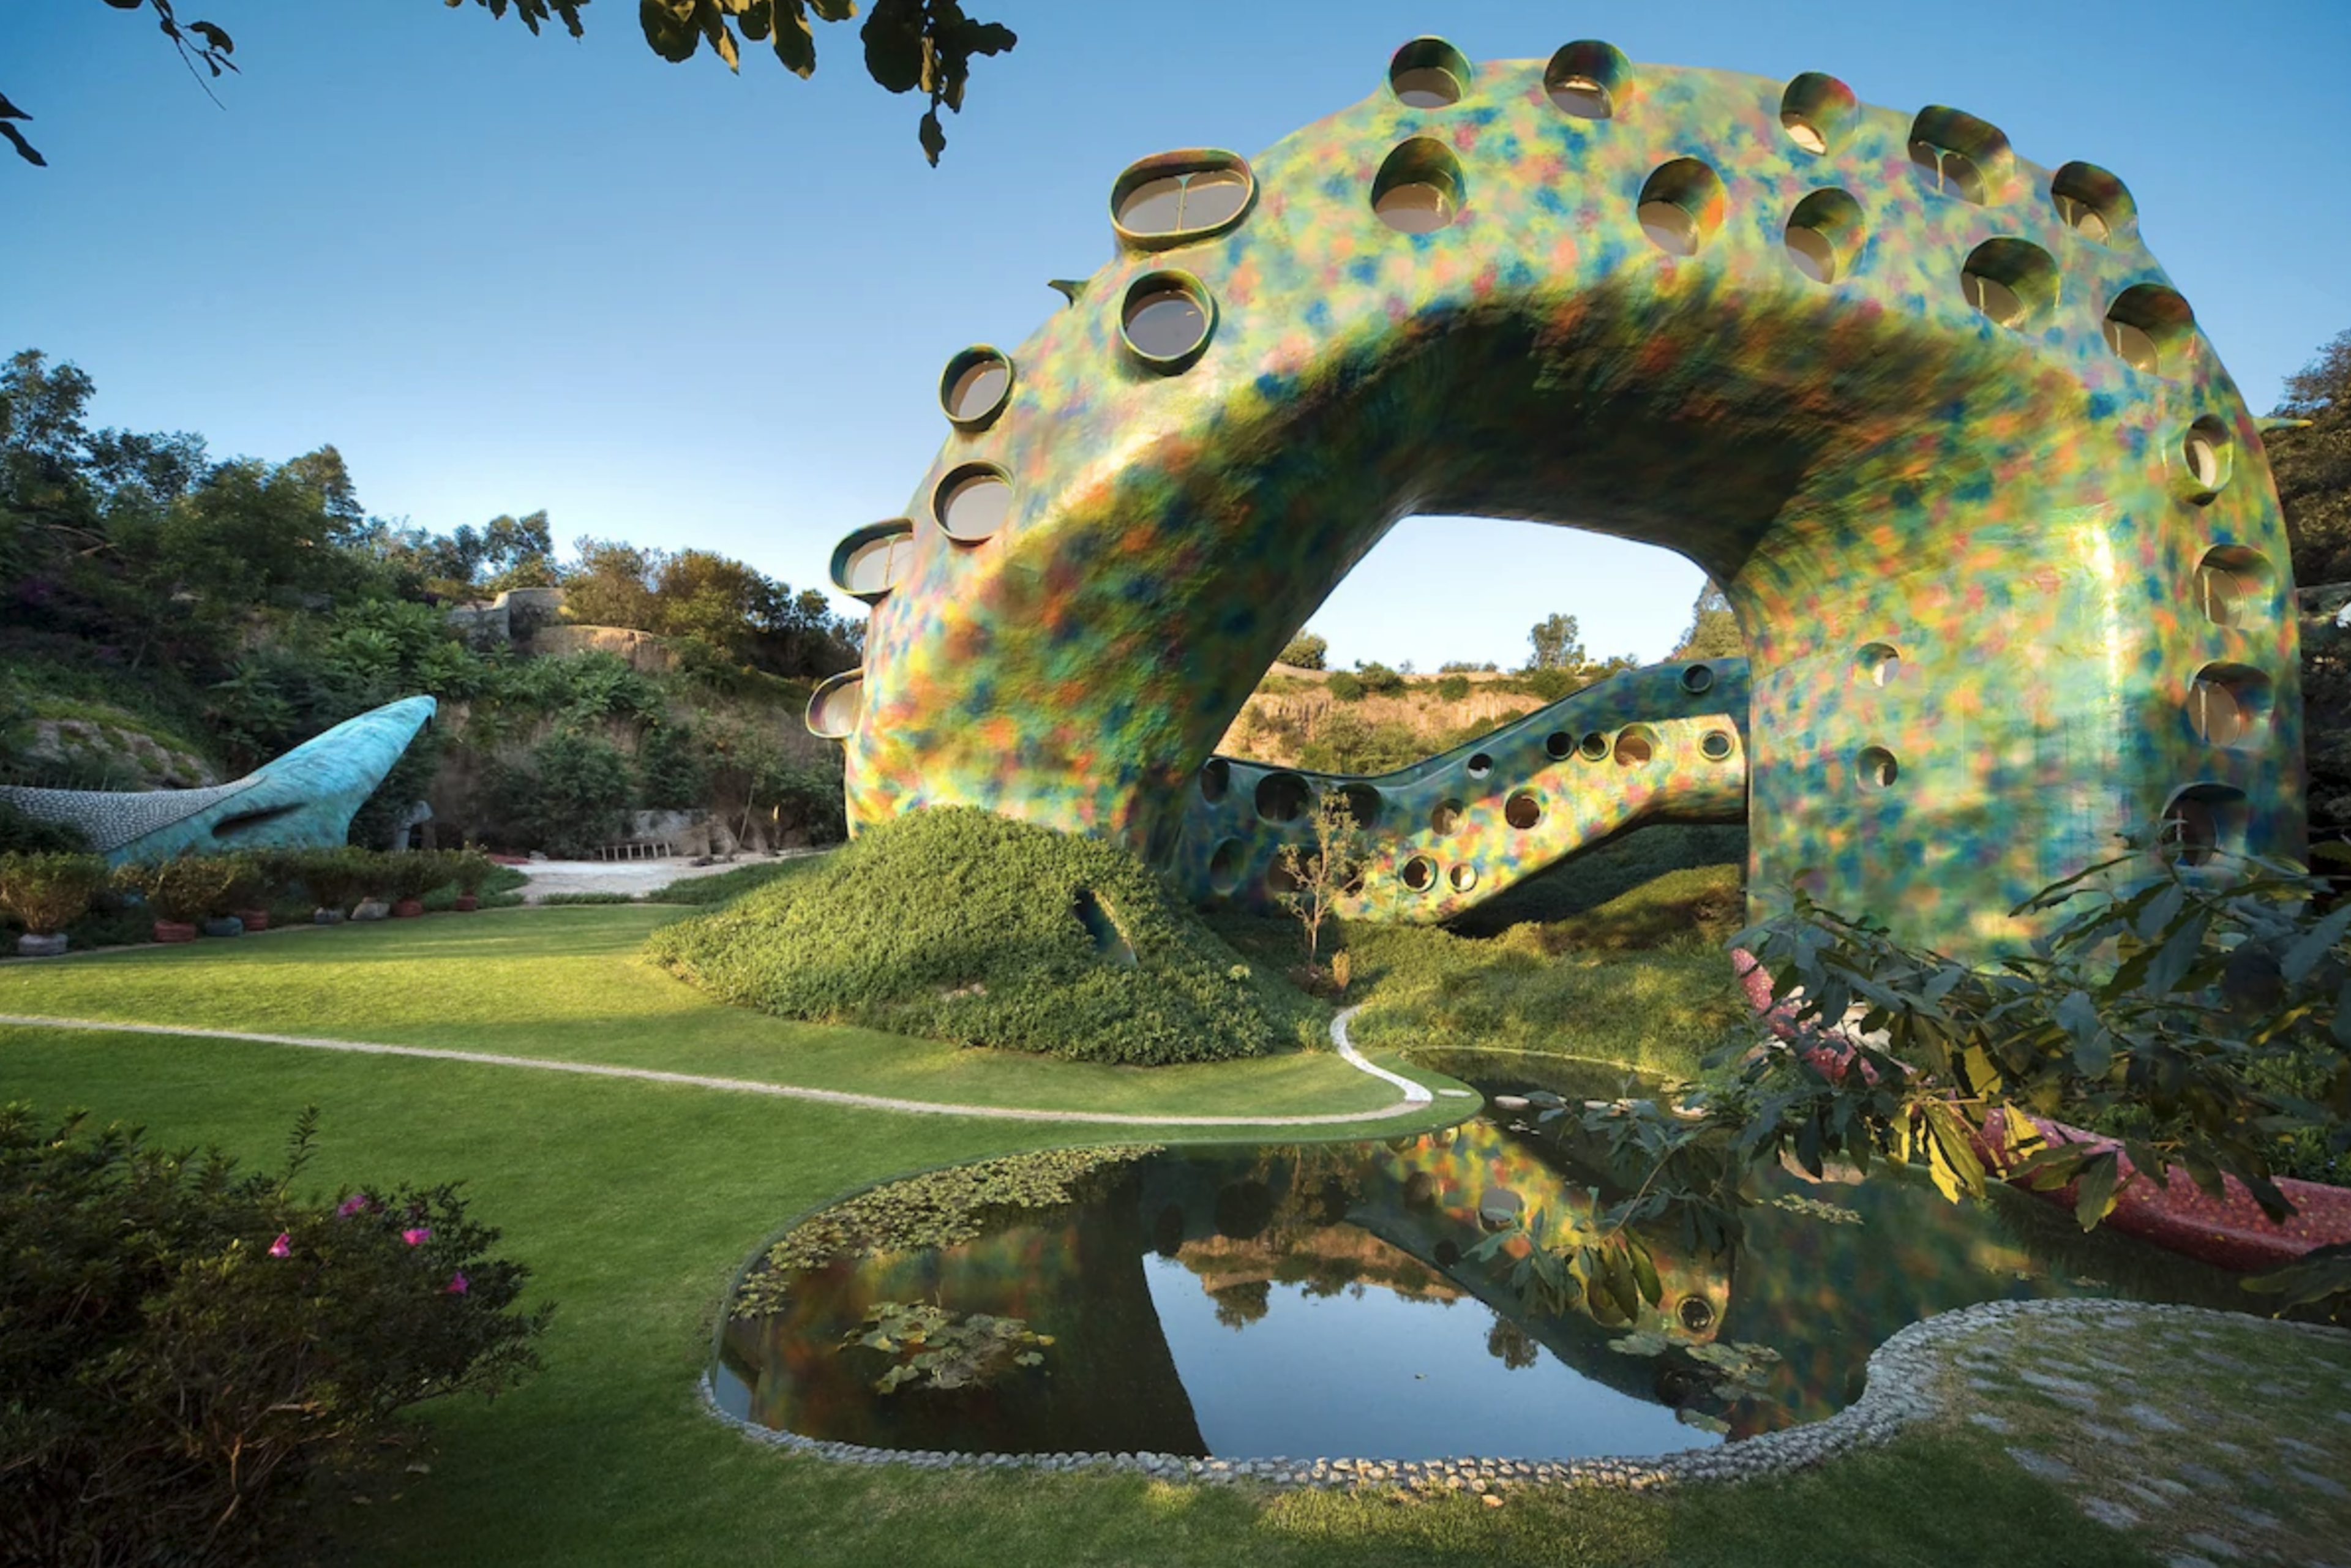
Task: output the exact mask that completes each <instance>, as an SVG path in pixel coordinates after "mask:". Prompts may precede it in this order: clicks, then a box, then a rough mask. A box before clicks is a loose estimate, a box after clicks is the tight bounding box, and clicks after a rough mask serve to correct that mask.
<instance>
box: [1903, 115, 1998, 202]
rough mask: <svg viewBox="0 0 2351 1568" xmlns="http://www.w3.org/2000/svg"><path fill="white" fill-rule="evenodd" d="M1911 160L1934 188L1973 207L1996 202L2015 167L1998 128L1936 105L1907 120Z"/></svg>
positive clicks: (1973, 117)
mask: <svg viewBox="0 0 2351 1568" xmlns="http://www.w3.org/2000/svg"><path fill="white" fill-rule="evenodd" d="M1910 161H1911V162H1913V163H1916V164H1917V165H1918V167H1919V168H1920V169H1921V170H1923V171H1925V172H1926V173H1927V175H1928V180H1929V182H1930V183H1932V184H1933V186H1934V188H1935V189H1936V190H1938V191H1940V192H1942V193H1944V194H1945V195H1947V196H1957V197H1958V198H1959V200H1960V201H1963V202H1971V203H1973V204H1976V205H1977V206H1983V205H1985V204H1988V203H1991V202H1994V201H1997V200H1999V199H2000V197H2001V195H2002V194H2004V193H2006V191H2007V188H2008V183H2009V181H2010V180H2011V178H2012V177H2013V176H2014V173H2015V169H2016V154H2015V153H2014V152H2011V150H2010V148H2009V145H2008V138H2007V137H2006V136H2005V135H2003V134H2002V133H2001V131H2000V128H1999V127H1997V126H1995V125H1991V124H1989V123H1987V122H1986V121H1984V120H1978V119H1977V118H1976V117H1975V116H1974V115H1972V114H1967V113H1963V112H1961V111H1960V110H1956V109H1947V108H1944V107H1943V106H1941V105H1939V104H1938V105H1934V106H1931V107H1929V108H1927V109H1922V110H1919V111H1918V116H1917V119H1916V120H1912V121H1911V122H1910Z"/></svg>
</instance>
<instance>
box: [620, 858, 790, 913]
mask: <svg viewBox="0 0 2351 1568" xmlns="http://www.w3.org/2000/svg"><path fill="white" fill-rule="evenodd" d="M816 865H817V862H816V861H815V859H814V858H813V857H810V856H807V855H800V856H797V857H795V858H793V859H791V860H783V861H753V862H750V863H748V864H747V865H738V866H737V867H736V868H735V869H734V870H733V871H722V872H720V873H717V874H716V875H715V876H682V877H680V878H678V879H677V880H676V881H675V882H673V883H669V884H668V885H667V886H666V887H662V888H657V889H655V890H654V891H653V892H652V893H650V894H646V897H647V898H648V899H649V900H650V901H651V902H653V903H654V904H694V905H696V906H698V907H700V908H704V909H708V908H712V907H715V906H716V905H717V904H731V903H732V902H734V901H735V900H736V899H738V898H740V897H742V896H743V895H744V894H747V893H749V892H750V891H752V890H753V889H754V888H760V887H765V886H767V885H768V883H771V882H779V881H781V880H783V879H784V878H786V877H791V876H799V875H801V874H803V873H807V872H810V871H813V870H814V869H815V868H816Z"/></svg>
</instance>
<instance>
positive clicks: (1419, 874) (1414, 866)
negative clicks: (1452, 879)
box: [1403, 855, 1437, 893]
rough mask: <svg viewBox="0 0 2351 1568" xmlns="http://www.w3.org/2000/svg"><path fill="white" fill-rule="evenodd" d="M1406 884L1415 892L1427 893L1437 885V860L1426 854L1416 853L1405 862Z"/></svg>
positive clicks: (1404, 876) (1404, 877)
mask: <svg viewBox="0 0 2351 1568" xmlns="http://www.w3.org/2000/svg"><path fill="white" fill-rule="evenodd" d="M1403 879H1404V884H1405V886H1406V887H1408V888H1410V889H1412V890H1413V892H1415V893H1426V892H1427V891H1428V890H1429V889H1430V888H1432V887H1435V886H1436V885H1437V862H1435V861H1433V860H1430V859H1429V858H1428V857H1427V856H1426V855H1415V856H1413V857H1412V859H1410V860H1408V861H1406V862H1404V872H1403Z"/></svg>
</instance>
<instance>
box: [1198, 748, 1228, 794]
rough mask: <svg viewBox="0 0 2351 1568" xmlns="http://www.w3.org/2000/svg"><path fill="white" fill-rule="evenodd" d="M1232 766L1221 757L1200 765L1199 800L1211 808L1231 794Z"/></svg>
mask: <svg viewBox="0 0 2351 1568" xmlns="http://www.w3.org/2000/svg"><path fill="white" fill-rule="evenodd" d="M1232 789H1233V765H1232V764H1231V763H1229V762H1228V761H1226V760H1225V759H1224V758H1221V757H1211V758H1208V760H1207V761H1206V762H1203V763H1202V764H1200V799H1201V800H1206V801H1207V802H1208V804H1210V805H1211V806H1213V805H1215V804H1217V802H1218V801H1220V800H1223V799H1224V798H1225V797H1226V796H1227V795H1229V794H1231V793H1232Z"/></svg>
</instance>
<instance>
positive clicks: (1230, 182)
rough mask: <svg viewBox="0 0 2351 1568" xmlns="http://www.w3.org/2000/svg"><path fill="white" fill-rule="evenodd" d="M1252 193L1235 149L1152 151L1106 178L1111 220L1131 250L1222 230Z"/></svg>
mask: <svg viewBox="0 0 2351 1568" xmlns="http://www.w3.org/2000/svg"><path fill="white" fill-rule="evenodd" d="M1256 197H1257V177H1256V175H1254V174H1252V173H1251V172H1249V160H1248V159H1246V158H1243V157H1241V156H1240V155H1239V154H1238V153H1236V152H1224V151H1222V150H1220V149H1217V148H1193V149H1189V150H1186V151H1185V152H1161V153H1156V154H1155V155H1154V156H1152V157H1149V158H1144V159H1141V160H1139V161H1138V162H1134V163H1130V164H1128V165H1127V166H1126V170H1125V172H1123V173H1122V174H1120V175H1119V177H1118V179H1117V180H1116V181H1115V182H1113V183H1112V185H1111V190H1110V215H1111V226H1112V227H1113V228H1114V229H1116V230H1117V231H1118V235H1119V238H1120V239H1122V240H1123V241H1125V242H1126V243H1127V244H1128V245H1129V246H1133V247H1134V248H1135V249H1137V250H1165V248H1167V247H1168V246H1175V245H1188V244H1190V243H1191V242H1193V241H1195V240H1203V239H1209V238H1212V237H1214V236H1215V235H1220V234H1222V233H1224V232H1225V231H1226V230H1228V229H1229V228H1231V227H1232V226H1233V225H1236V224H1238V223H1239V222H1240V220H1241V218H1242V216H1243V215H1244V214H1247V213H1248V211H1249V204H1250V203H1251V202H1252V201H1254V200H1255V199H1256Z"/></svg>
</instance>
